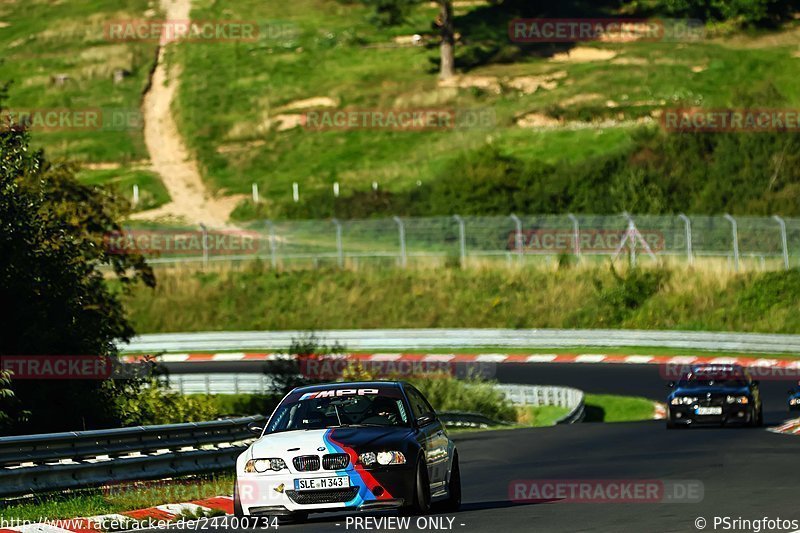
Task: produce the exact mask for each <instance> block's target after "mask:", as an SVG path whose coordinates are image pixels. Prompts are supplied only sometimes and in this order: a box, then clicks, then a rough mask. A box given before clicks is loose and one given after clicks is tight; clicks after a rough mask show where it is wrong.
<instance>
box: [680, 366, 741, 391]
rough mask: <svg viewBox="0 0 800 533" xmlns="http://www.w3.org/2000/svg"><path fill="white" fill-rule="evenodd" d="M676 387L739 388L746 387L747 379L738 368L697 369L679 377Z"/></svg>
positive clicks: (711, 367) (713, 367) (710, 367)
mask: <svg viewBox="0 0 800 533" xmlns="http://www.w3.org/2000/svg"><path fill="white" fill-rule="evenodd" d="M678 386H679V387H684V388H699V387H725V388H732V387H736V388H740V387H746V386H747V377H746V376H745V374H744V372H743V371H742V369H741V368H738V367H715V366H709V367H699V368H696V369H694V370H693V371H692V372H687V373H686V374H684V375H683V376H681V379H680V381H679V382H678Z"/></svg>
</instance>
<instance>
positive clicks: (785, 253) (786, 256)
mask: <svg viewBox="0 0 800 533" xmlns="http://www.w3.org/2000/svg"><path fill="white" fill-rule="evenodd" d="M772 218H774V219H775V221H776V222H777V223H778V225H779V226H780V227H781V247H782V248H783V268H785V269H786V270H789V243H788V240H787V238H786V222H784V220H783V219H782V218H781V217H779V216H778V215H773V217H772Z"/></svg>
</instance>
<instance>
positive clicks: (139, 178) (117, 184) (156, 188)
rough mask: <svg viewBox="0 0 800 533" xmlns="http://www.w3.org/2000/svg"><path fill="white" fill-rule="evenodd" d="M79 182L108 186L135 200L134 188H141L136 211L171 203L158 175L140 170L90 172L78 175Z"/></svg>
mask: <svg viewBox="0 0 800 533" xmlns="http://www.w3.org/2000/svg"><path fill="white" fill-rule="evenodd" d="M77 178H78V180H80V181H81V182H82V183H85V184H87V185H107V186H109V187H111V188H113V189H114V190H115V191H116V192H117V194H119V195H120V196H123V197H125V198H127V199H128V200H132V199H133V186H134V185H138V186H139V204H138V205H137V206H136V209H135V210H136V211H142V210H145V209H153V208H155V207H159V206H160V205H163V204H165V203H167V202H169V199H170V198H169V193H168V192H167V189H166V188H165V187H164V184H163V183H161V179H160V178H159V177H158V175H157V174H155V173H153V172H151V171H149V170H145V169H140V168H125V167H122V168H119V169H103V170H88V169H84V170H82V171H80V172H79V173H78V175H77Z"/></svg>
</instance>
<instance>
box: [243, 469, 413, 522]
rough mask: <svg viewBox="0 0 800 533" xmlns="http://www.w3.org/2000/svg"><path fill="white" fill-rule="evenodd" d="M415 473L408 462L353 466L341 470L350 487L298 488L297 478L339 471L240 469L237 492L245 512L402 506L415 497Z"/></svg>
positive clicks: (334, 474) (370, 508)
mask: <svg viewBox="0 0 800 533" xmlns="http://www.w3.org/2000/svg"><path fill="white" fill-rule="evenodd" d="M414 474H415V471H414V469H413V468H410V467H408V466H400V467H385V468H381V469H375V470H369V471H366V474H365V473H364V471H361V472H359V471H357V470H355V469H352V470H348V471H347V472H346V473H342V472H339V473H338V475H339V476H344V475H346V476H347V477H348V478H349V479H350V487H349V488H343V489H322V490H295V480H296V479H310V478H325V477H331V476H336V475H337V472H330V471H326V472H304V473H279V474H243V473H240V474H239V475H238V476H237V480H236V485H237V486H236V492H237V497H238V499H239V502H240V503H241V506H242V511H243V513H244V514H245V515H276V516H280V515H285V514H291V513H295V512H325V511H337V510H342V509H353V510H375V509H387V508H398V507H403V506H404V505H406V504H408V503H410V502H411V501H412V498H413V494H414V484H415V481H416V479H415V475H414Z"/></svg>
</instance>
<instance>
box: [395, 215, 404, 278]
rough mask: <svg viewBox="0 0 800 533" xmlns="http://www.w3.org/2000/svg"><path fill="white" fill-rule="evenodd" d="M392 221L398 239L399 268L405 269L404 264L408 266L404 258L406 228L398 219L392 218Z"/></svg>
mask: <svg viewBox="0 0 800 533" xmlns="http://www.w3.org/2000/svg"><path fill="white" fill-rule="evenodd" d="M392 220H394V222H395V224H397V231H398V233H399V237H400V266H402V267H403V268H405V267H406V264H408V259H407V257H406V228H405V226H404V225H403V221H402V220H400V217H398V216H394V217H392Z"/></svg>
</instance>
